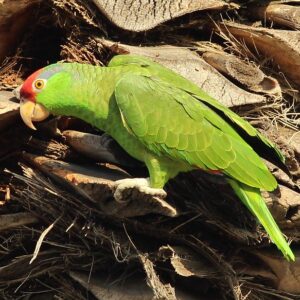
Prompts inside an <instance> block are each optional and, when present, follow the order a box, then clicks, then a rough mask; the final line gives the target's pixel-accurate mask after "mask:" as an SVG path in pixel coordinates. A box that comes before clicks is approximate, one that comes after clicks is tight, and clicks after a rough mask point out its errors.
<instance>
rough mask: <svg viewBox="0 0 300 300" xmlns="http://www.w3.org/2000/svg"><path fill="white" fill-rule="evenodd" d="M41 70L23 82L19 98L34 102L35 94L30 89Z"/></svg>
mask: <svg viewBox="0 0 300 300" xmlns="http://www.w3.org/2000/svg"><path fill="white" fill-rule="evenodd" d="M42 70H43V69H39V70H37V71H35V72H34V73H32V74H31V75H30V76H29V77H27V79H26V80H25V81H24V83H23V85H22V87H21V90H20V97H21V98H24V99H26V100H30V101H35V96H36V92H35V91H34V90H33V88H32V84H33V82H34V81H35V80H36V79H37V78H38V76H39V75H40V73H41V72H42Z"/></svg>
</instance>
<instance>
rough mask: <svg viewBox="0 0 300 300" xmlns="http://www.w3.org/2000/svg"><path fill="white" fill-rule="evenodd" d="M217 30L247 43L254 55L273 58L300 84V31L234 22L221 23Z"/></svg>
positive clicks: (287, 74)
mask: <svg viewBox="0 0 300 300" xmlns="http://www.w3.org/2000/svg"><path fill="white" fill-rule="evenodd" d="M216 30H218V31H219V32H221V33H222V34H224V35H225V36H229V38H230V37H234V38H235V39H236V40H238V41H240V43H241V44H246V45H247V47H248V48H249V49H251V51H252V52H253V53H254V55H256V56H259V57H260V56H262V55H263V56H265V57H268V58H271V59H273V61H274V64H275V65H276V66H278V68H279V69H280V70H281V71H282V72H284V74H285V75H286V76H287V77H288V78H289V79H291V80H292V81H294V82H295V83H297V84H300V63H299V62H300V47H299V45H300V32H298V31H288V30H277V29H268V28H256V27H253V26H247V25H243V24H238V23H233V22H223V23H219V24H218V25H217V26H216Z"/></svg>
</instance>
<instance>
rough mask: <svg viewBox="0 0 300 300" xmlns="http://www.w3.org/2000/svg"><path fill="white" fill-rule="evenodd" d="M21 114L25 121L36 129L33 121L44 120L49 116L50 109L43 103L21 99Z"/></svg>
mask: <svg viewBox="0 0 300 300" xmlns="http://www.w3.org/2000/svg"><path fill="white" fill-rule="evenodd" d="M20 114H21V118H22V120H23V121H24V123H25V124H26V125H27V126H28V127H29V128H31V129H33V130H36V128H35V126H34V125H33V124H32V121H37V122H40V121H43V120H45V119H47V118H48V116H49V111H48V110H47V109H46V108H45V106H43V105H42V104H39V103H35V102H32V101H29V100H24V99H21V102H20Z"/></svg>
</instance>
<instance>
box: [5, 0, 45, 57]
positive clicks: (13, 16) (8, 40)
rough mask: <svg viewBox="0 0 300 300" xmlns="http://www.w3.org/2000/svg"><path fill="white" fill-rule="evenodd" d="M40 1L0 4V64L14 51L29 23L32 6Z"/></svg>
mask: <svg viewBox="0 0 300 300" xmlns="http://www.w3.org/2000/svg"><path fill="white" fill-rule="evenodd" d="M38 2H40V0H34V1H31V0H13V1H12V0H4V1H2V2H0V63H1V62H2V61H3V59H4V58H5V57H6V55H8V54H9V53H11V51H13V50H14V47H16V45H17V43H18V42H19V39H20V36H21V35H22V33H23V32H24V31H25V30H26V26H27V24H28V23H29V22H30V17H31V15H32V9H33V5H35V4H37V3H38Z"/></svg>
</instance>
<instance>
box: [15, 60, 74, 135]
mask: <svg viewBox="0 0 300 300" xmlns="http://www.w3.org/2000/svg"><path fill="white" fill-rule="evenodd" d="M69 77H70V76H69V74H68V72H64V69H63V64H59V63H58V64H53V65H49V66H47V67H45V68H42V69H39V70H37V71H36V72H34V73H33V74H31V75H30V76H29V77H28V78H27V79H26V80H25V81H24V83H23V84H22V85H21V86H20V87H19V88H17V89H16V90H15V91H14V94H15V96H16V97H17V98H19V99H20V114H21V118H22V119H23V121H24V123H25V124H26V125H27V126H28V127H30V128H31V129H34V130H35V129H36V128H35V126H34V125H33V124H32V121H43V120H45V119H46V118H47V117H48V116H49V114H50V111H51V108H52V106H53V104H54V103H57V102H58V101H59V100H60V99H61V87H62V86H63V85H64V83H66V82H68V81H69V79H70V78H69Z"/></svg>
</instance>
